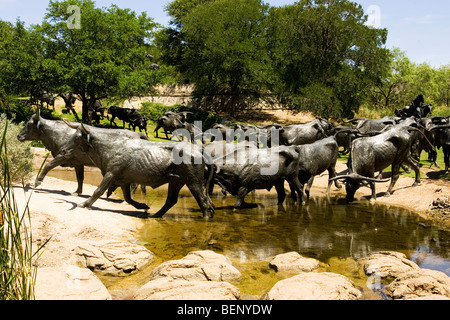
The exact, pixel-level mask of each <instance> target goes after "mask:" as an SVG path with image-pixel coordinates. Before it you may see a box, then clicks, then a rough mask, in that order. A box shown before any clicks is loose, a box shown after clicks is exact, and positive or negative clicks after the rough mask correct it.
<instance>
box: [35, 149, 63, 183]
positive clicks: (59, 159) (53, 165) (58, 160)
mask: <svg viewBox="0 0 450 320" xmlns="http://www.w3.org/2000/svg"><path fill="white" fill-rule="evenodd" d="M65 160H66V158H65V157H64V156H63V155H58V156H56V157H55V158H54V159H53V160H52V161H50V163H48V164H47V165H46V166H45V167H44V169H42V171H41V173H40V174H39V176H38V177H37V179H36V182H35V184H34V186H35V187H36V188H37V187H39V186H40V184H41V183H42V181H44V178H45V176H46V175H47V173H49V171H50V170H52V169H54V168H56V167H57V166H59V165H61V164H63V163H64V161H65Z"/></svg>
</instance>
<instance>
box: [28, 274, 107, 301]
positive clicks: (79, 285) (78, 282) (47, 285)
mask: <svg viewBox="0 0 450 320" xmlns="http://www.w3.org/2000/svg"><path fill="white" fill-rule="evenodd" d="M35 298H36V300H111V295H110V294H109V292H108V290H107V289H106V288H105V286H104V285H103V283H102V282H101V281H100V280H99V279H98V278H97V277H96V276H95V275H94V273H92V271H91V270H89V269H86V268H79V267H76V266H64V267H47V268H39V269H38V271H37V277H36V285H35Z"/></svg>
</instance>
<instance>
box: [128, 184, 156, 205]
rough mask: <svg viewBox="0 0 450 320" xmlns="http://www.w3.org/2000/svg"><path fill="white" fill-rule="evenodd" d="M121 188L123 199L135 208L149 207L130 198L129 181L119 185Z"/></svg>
mask: <svg viewBox="0 0 450 320" xmlns="http://www.w3.org/2000/svg"><path fill="white" fill-rule="evenodd" d="M121 188H122V192H123V198H124V199H125V201H126V202H127V203H129V204H131V205H132V206H133V207H135V208H136V209H144V210H148V209H150V208H149V207H148V206H147V205H146V204H145V203H140V202H137V201H134V200H133V199H132V198H131V184H130V183H128V184H126V185H123V186H121Z"/></svg>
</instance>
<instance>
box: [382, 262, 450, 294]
mask: <svg viewBox="0 0 450 320" xmlns="http://www.w3.org/2000/svg"><path fill="white" fill-rule="evenodd" d="M383 290H384V292H385V293H386V295H387V296H388V297H389V298H391V299H412V298H418V297H427V296H430V295H441V296H444V297H448V298H450V278H449V277H448V276H447V275H446V274H445V273H443V272H440V271H435V270H429V269H419V270H413V271H409V272H406V273H404V274H401V275H399V276H398V277H397V279H395V280H394V281H393V282H391V283H390V284H389V285H388V286H386V287H385V288H384V289H383Z"/></svg>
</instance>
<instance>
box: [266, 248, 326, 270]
mask: <svg viewBox="0 0 450 320" xmlns="http://www.w3.org/2000/svg"><path fill="white" fill-rule="evenodd" d="M269 266H270V267H271V268H274V269H275V270H276V271H289V272H311V271H313V270H315V269H317V268H319V267H320V262H319V261H318V260H316V259H312V258H305V257H303V256H301V255H300V254H299V253H298V252H288V253H283V254H279V255H277V256H275V257H274V258H273V259H272V261H270V262H269Z"/></svg>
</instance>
